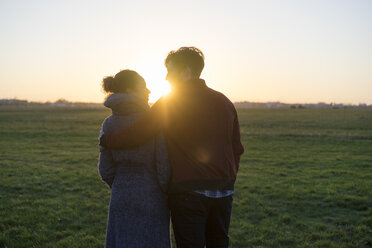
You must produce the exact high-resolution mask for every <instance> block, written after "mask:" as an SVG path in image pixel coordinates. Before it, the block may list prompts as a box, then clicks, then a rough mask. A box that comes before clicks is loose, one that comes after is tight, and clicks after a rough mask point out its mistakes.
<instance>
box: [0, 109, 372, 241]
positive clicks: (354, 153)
mask: <svg viewBox="0 0 372 248" xmlns="http://www.w3.org/2000/svg"><path fill="white" fill-rule="evenodd" d="M238 113H239V118H240V124H241V133H242V140H243V143H244V147H245V153H244V155H243V157H242V159H241V165H240V169H239V175H238V179H237V182H236V189H235V194H234V202H233V213H232V219H231V226H230V244H231V245H230V247H233V248H234V247H242V248H245V247H337V248H338V247H372V231H371V230H372V170H371V169H372V111H371V110H363V109H244V110H243V109H241V110H238ZM109 114H110V111H109V110H107V109H104V108H90V109H89V108H85V109H82V108H50V107H32V108H25V107H24V108H20V107H0V137H1V139H0V247H9V248H10V247H17V248H18V247H103V245H104V240H105V229H106V221H107V211H108V203H109V197H110V191H109V189H108V188H107V187H106V186H105V185H104V184H103V182H101V181H100V179H99V176H98V172H97V156H98V150H97V136H98V133H99V129H100V125H101V122H102V121H103V119H104V118H105V117H106V116H107V115H109Z"/></svg>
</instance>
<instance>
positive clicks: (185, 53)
mask: <svg viewBox="0 0 372 248" xmlns="http://www.w3.org/2000/svg"><path fill="white" fill-rule="evenodd" d="M165 66H166V67H167V70H168V74H167V77H166V79H167V80H168V81H169V82H171V83H178V82H186V81H189V80H192V79H197V78H199V77H200V74H201V72H202V70H203V68H204V54H203V53H202V51H200V50H199V49H198V48H196V47H181V48H179V49H178V50H173V51H171V52H169V53H168V56H167V58H166V59H165Z"/></svg>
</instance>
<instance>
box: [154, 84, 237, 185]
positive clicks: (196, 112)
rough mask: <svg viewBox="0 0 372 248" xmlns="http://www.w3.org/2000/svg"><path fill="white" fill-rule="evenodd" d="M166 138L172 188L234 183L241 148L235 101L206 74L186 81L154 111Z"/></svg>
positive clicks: (156, 106)
mask: <svg viewBox="0 0 372 248" xmlns="http://www.w3.org/2000/svg"><path fill="white" fill-rule="evenodd" d="M150 112H151V115H152V116H153V117H152V118H151V119H158V118H160V119H161V120H159V121H160V122H161V126H162V129H163V130H164V134H165V137H166V140H167V145H168V150H169V158H170V163H171V166H172V181H171V187H170V190H171V192H178V191H192V190H196V189H198V190H200V189H210V190H217V189H233V184H234V181H235V179H236V174H237V170H238V166H239V163H238V161H239V157H240V155H241V154H242V153H243V147H242V145H241V142H240V133H239V124H238V119H237V114H236V110H235V108H234V106H233V104H232V103H231V102H230V100H228V99H227V98H226V97H225V96H224V95H223V94H221V93H219V92H217V91H214V90H212V89H210V88H208V87H207V86H206V85H205V82H204V80H197V81H193V82H188V83H187V84H185V85H183V86H181V87H178V88H177V89H175V91H174V92H173V94H172V95H170V96H169V97H165V98H163V99H160V100H159V101H158V102H157V103H156V104H155V105H154V106H153V108H152V110H151V111H150Z"/></svg>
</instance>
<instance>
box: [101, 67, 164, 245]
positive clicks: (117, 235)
mask: <svg viewBox="0 0 372 248" xmlns="http://www.w3.org/2000/svg"><path fill="white" fill-rule="evenodd" d="M102 88H103V90H104V91H105V92H106V93H107V94H110V95H108V97H107V99H106V101H105V102H104V105H105V106H106V107H108V108H110V109H112V115H111V116H109V117H107V118H106V119H105V121H104V122H103V125H102V130H101V133H102V132H103V133H107V132H112V131H114V130H116V129H119V128H122V127H124V126H127V125H130V124H131V123H133V122H135V121H136V120H137V119H138V118H139V117H140V116H141V114H143V113H144V112H146V111H147V110H148V109H149V106H148V103H147V101H148V96H149V93H150V91H149V90H148V89H147V88H146V83H145V80H144V79H143V78H142V77H141V76H140V75H139V74H138V73H137V72H135V71H131V70H123V71H120V72H119V73H117V74H116V75H115V77H106V78H104V79H103V82H102ZM100 150H101V151H100V157H99V163H98V168H99V173H100V175H101V178H102V180H103V181H105V182H106V183H107V184H108V186H109V187H110V188H111V200H110V207H109V217H108V224H107V232H106V247H161V248H162V247H170V236H169V210H168V207H167V197H166V194H165V191H166V186H167V183H168V179H169V164H168V154H167V150H166V147H165V143H164V139H163V137H162V136H158V137H156V138H155V139H154V140H151V141H149V142H147V143H146V144H144V145H142V146H139V147H136V148H133V149H126V150H109V149H102V148H101V147H100Z"/></svg>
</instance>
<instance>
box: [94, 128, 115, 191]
mask: <svg viewBox="0 0 372 248" xmlns="http://www.w3.org/2000/svg"><path fill="white" fill-rule="evenodd" d="M104 125H105V123H104ZM102 135H103V131H102V130H101V132H100V137H101V136H102ZM100 137H99V138H98V139H100ZM99 149H100V154H99V159H98V172H99V175H100V177H101V179H102V181H104V182H105V183H106V184H107V185H108V186H109V187H110V189H111V187H112V184H113V182H114V179H115V175H116V169H117V166H116V165H115V161H114V159H113V157H112V153H111V151H110V150H109V149H105V148H103V147H100V146H99Z"/></svg>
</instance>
